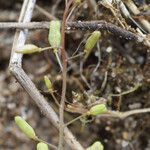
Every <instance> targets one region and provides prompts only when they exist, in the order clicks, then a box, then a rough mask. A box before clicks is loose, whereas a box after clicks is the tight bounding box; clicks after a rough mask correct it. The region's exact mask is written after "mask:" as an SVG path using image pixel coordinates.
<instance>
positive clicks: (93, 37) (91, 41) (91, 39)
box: [84, 31, 101, 58]
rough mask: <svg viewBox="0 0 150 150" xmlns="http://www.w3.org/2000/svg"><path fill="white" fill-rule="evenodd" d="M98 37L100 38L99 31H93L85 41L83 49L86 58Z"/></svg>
mask: <svg viewBox="0 0 150 150" xmlns="http://www.w3.org/2000/svg"><path fill="white" fill-rule="evenodd" d="M100 36H101V32H100V31H94V32H93V33H92V35H91V36H90V37H89V38H88V39H87V41H86V44H85V49H84V53H85V56H86V58H87V57H88V55H89V54H90V53H91V50H92V49H93V47H94V46H95V44H96V42H97V41H98V40H99V38H100Z"/></svg>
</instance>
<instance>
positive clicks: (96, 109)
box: [87, 104, 107, 116]
mask: <svg viewBox="0 0 150 150" xmlns="http://www.w3.org/2000/svg"><path fill="white" fill-rule="evenodd" d="M106 112H107V108H106V106H105V105H104V104H98V105H95V106H93V107H91V108H90V110H89V111H88V112H87V113H88V115H93V116H96V115H99V114H103V113H106Z"/></svg>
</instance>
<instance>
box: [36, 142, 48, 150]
mask: <svg viewBox="0 0 150 150" xmlns="http://www.w3.org/2000/svg"><path fill="white" fill-rule="evenodd" d="M37 150H48V145H47V144H45V143H43V142H40V143H38V144H37Z"/></svg>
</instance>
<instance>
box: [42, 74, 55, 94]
mask: <svg viewBox="0 0 150 150" xmlns="http://www.w3.org/2000/svg"><path fill="white" fill-rule="evenodd" d="M44 81H45V85H46V87H47V88H48V90H49V91H50V92H53V88H52V82H51V81H50V79H49V78H48V76H44Z"/></svg>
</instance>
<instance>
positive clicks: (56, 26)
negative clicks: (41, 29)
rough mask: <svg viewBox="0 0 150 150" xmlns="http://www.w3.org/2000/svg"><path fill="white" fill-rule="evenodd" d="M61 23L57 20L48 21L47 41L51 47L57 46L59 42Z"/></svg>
mask: <svg viewBox="0 0 150 150" xmlns="http://www.w3.org/2000/svg"><path fill="white" fill-rule="evenodd" d="M60 27H61V23H60V21H58V20H55V21H54V20H53V21H51V22H50V27H49V35H48V41H49V43H50V45H51V46H52V47H53V48H59V47H60V44H61V33H60Z"/></svg>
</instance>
